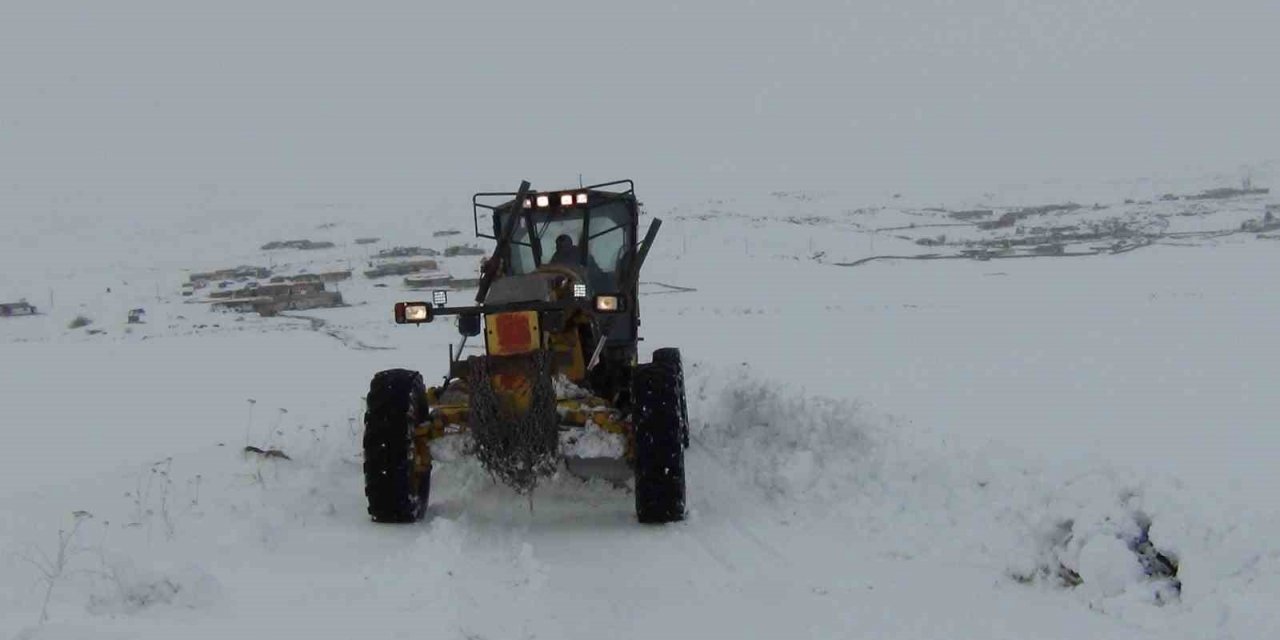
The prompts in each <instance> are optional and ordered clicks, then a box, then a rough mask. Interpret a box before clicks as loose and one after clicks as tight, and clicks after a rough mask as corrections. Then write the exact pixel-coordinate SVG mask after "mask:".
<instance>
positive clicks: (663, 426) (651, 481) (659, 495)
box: [633, 362, 685, 524]
mask: <svg viewBox="0 0 1280 640" xmlns="http://www.w3.org/2000/svg"><path fill="white" fill-rule="evenodd" d="M678 373H679V369H678V368H677V367H675V366H673V365H672V364H671V363H669V362H654V363H652V364H646V365H640V366H638V367H636V370H635V378H634V383H633V384H634V387H635V389H634V394H635V416H634V420H635V430H636V432H635V436H636V446H635V467H636V468H635V473H636V517H637V519H639V520H640V522H643V523H659V524H660V523H666V522H677V521H680V520H683V519H684V506H685V481H684V447H683V446H681V434H680V425H681V422H682V421H681V419H680V404H681V403H680V400H681V395H682V393H681V392H682V389H681V387H680V381H679V376H678Z"/></svg>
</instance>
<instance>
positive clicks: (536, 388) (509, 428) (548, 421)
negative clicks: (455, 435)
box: [467, 351, 560, 495]
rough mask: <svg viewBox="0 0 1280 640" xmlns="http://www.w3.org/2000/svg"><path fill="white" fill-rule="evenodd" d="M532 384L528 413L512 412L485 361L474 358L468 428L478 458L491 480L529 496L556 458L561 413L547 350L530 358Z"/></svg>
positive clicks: (556, 462)
mask: <svg viewBox="0 0 1280 640" xmlns="http://www.w3.org/2000/svg"><path fill="white" fill-rule="evenodd" d="M531 359H532V363H533V367H532V369H533V388H532V389H531V400H530V403H529V411H528V412H527V413H526V414H524V415H522V416H516V415H512V412H511V411H510V410H509V409H507V408H506V407H505V406H503V404H502V402H501V401H500V400H499V398H498V394H497V392H496V391H494V389H493V384H492V377H491V374H490V371H489V363H488V362H487V361H486V360H485V359H484V358H473V359H472V362H471V367H470V375H469V376H468V380H467V382H468V384H469V385H470V387H471V412H470V425H469V426H470V429H471V434H472V437H473V438H474V440H475V444H476V457H477V458H479V460H480V464H481V465H483V466H484V468H485V470H486V471H488V472H489V474H490V475H492V476H493V477H494V478H496V479H497V480H498V481H500V482H502V483H503V484H505V485H507V486H509V487H511V488H512V489H514V490H515V491H516V492H517V493H519V494H522V495H527V494H530V493H532V492H533V490H534V489H535V488H536V487H537V486H538V481H539V480H540V479H541V478H542V477H544V476H549V475H551V474H553V473H555V471H556V469H557V468H558V467H559V462H560V415H559V413H558V412H557V411H556V396H555V388H554V385H553V384H552V382H551V367H550V363H551V358H550V356H549V355H548V354H547V353H546V352H545V351H537V352H535V353H534V354H533V356H532V358H531Z"/></svg>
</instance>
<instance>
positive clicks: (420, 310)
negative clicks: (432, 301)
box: [396, 302, 432, 324]
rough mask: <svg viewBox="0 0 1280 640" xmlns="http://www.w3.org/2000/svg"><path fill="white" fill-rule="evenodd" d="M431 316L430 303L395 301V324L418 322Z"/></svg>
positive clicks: (429, 320)
mask: <svg viewBox="0 0 1280 640" xmlns="http://www.w3.org/2000/svg"><path fill="white" fill-rule="evenodd" d="M431 318H432V316H431V305H429V304H427V303H425V302H397V303H396V324H420V323H423V322H431Z"/></svg>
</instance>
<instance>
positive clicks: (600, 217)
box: [472, 180, 639, 345]
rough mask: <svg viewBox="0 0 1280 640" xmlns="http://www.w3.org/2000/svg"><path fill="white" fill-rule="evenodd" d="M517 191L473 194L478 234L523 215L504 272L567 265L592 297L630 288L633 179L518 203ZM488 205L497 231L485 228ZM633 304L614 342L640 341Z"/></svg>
mask: <svg viewBox="0 0 1280 640" xmlns="http://www.w3.org/2000/svg"><path fill="white" fill-rule="evenodd" d="M613 188H618V189H619V190H617V191H614V190H612V189H613ZM515 196H516V194H514V193H478V194H476V195H475V196H474V197H473V199H472V202H473V204H474V209H475V226H476V235H477V236H478V237H482V238H491V239H495V240H496V239H497V237H498V236H500V235H501V233H502V229H503V228H504V227H505V225H506V224H507V221H508V220H509V219H510V216H512V215H516V216H517V220H516V226H515V229H514V230H513V232H512V235H511V244H510V248H509V252H508V254H507V255H506V256H503V257H504V259H503V260H502V264H503V272H502V273H503V275H504V276H522V275H528V274H532V273H537V272H539V271H544V272H545V271H547V270H552V269H566V268H567V269H569V270H572V271H573V272H574V273H576V274H578V275H579V278H578V279H579V280H580V281H581V282H583V283H584V284H586V285H587V288H588V295H590V296H595V295H597V294H613V293H618V292H621V291H624V290H625V289H627V286H626V285H627V283H625V282H623V279H624V278H626V277H627V276H626V272H627V268H628V265H629V263H630V262H631V261H632V260H633V259H634V257H635V248H636V242H637V241H636V237H637V227H638V224H639V206H638V203H637V202H636V197H635V188H634V186H633V184H632V183H631V181H630V180H624V181H621V182H612V183H606V184H601V185H593V186H589V187H582V188H578V189H567V190H563V191H554V192H530V193H529V194H528V195H527V197H525V199H524V201H523V202H522V203H517V202H516V201H515V200H514V199H513V198H514V197H515ZM482 210H487V211H488V212H490V213H491V216H492V229H493V235H489V234H487V233H484V232H482V231H481V230H480V214H481V211H482ZM632 284H633V285H634V283H632ZM498 295H499V297H502V294H501V293H499V294H498ZM491 296H492V294H491ZM490 299H491V300H494V298H492V297H491V298H490ZM630 306H631V309H630V310H629V311H630V314H629V315H630V316H631V317H632V321H631V322H618V323H614V325H613V326H612V328H611V329H610V331H609V336H608V337H609V343H610V344H618V345H622V344H628V343H630V344H634V341H635V336H636V327H635V325H636V321H637V319H638V315H637V309H636V306H637V305H634V304H633V305H630Z"/></svg>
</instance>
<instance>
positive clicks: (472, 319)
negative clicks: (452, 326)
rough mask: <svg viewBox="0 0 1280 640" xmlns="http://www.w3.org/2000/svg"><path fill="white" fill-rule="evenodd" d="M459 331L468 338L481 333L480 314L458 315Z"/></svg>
mask: <svg viewBox="0 0 1280 640" xmlns="http://www.w3.org/2000/svg"><path fill="white" fill-rule="evenodd" d="M458 333H459V334H462V335H464V336H466V337H468V338H473V337H475V336H478V335H480V314H478V313H463V314H459V315H458Z"/></svg>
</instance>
